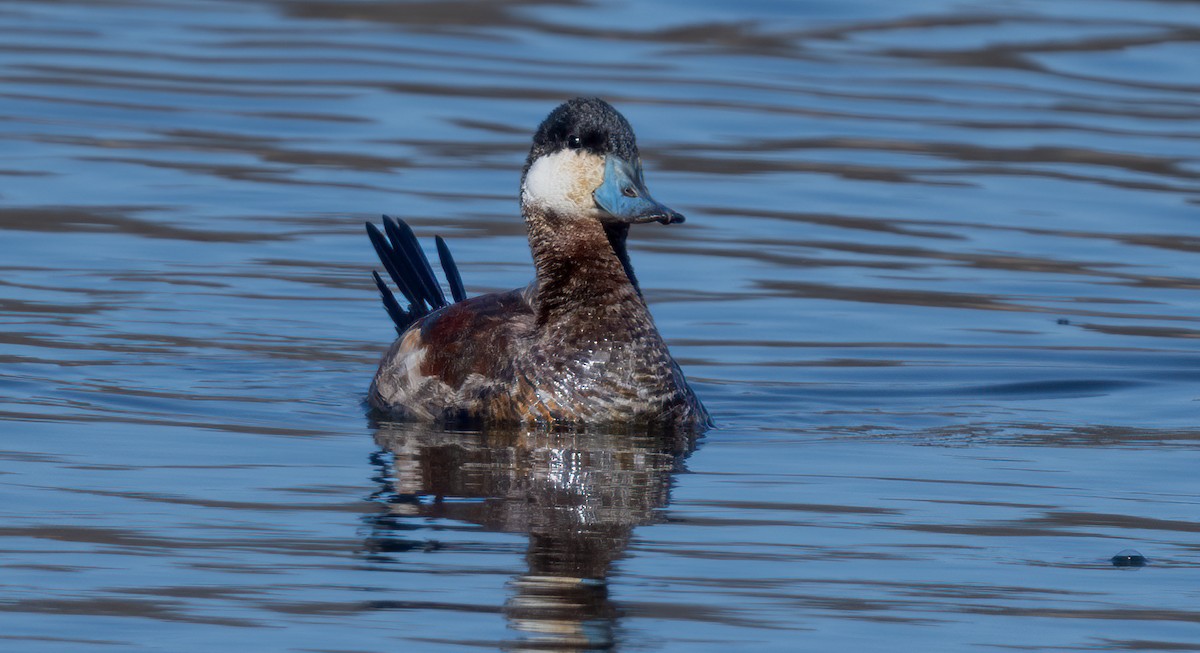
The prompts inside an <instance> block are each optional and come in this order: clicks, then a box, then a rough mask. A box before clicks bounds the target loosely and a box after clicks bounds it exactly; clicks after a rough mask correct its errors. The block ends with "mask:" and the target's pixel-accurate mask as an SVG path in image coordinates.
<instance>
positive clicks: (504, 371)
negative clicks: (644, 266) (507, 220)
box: [367, 98, 711, 430]
mask: <svg viewBox="0 0 1200 653" xmlns="http://www.w3.org/2000/svg"><path fill="white" fill-rule="evenodd" d="M521 214H522V215H523V217H524V219H525V225H526V228H527V231H528V234H529V246H530V249H531V250H532V253H533V261H534V265H535V268H536V278H535V279H534V281H533V282H532V283H531V284H530V285H529V286H527V287H525V288H519V289H516V290H512V291H509V292H502V293H491V294H486V295H480V296H478V297H472V298H470V299H467V298H466V293H465V291H464V289H463V284H462V280H461V278H460V276H459V272H458V268H457V266H456V265H455V264H454V259H453V257H452V255H451V254H450V250H449V248H448V247H447V246H446V243H445V241H444V240H442V239H441V237H440V236H439V237H438V238H437V239H436V244H437V250H438V255H439V259H440V261H441V263H442V268H443V270H444V271H445V274H446V278H447V285H448V287H449V289H450V292H451V297H452V300H453V301H451V302H448V301H447V300H446V298H445V296H444V295H443V293H442V290H441V288H440V286H439V284H438V282H437V279H436V277H435V276H434V273H433V270H432V268H431V266H430V264H429V261H428V260H427V259H426V257H425V254H424V253H423V252H422V250H421V247H420V245H419V244H418V243H417V240H416V237H415V236H414V235H413V232H412V230H411V229H410V228H409V227H408V225H406V224H405V223H404V222H403V221H398V220H394V219H391V218H389V217H387V216H384V231H383V233H381V232H380V231H379V229H378V228H376V227H375V226H374V225H373V224H370V223H368V224H367V233H368V235H369V236H370V238H371V242H372V244H373V245H374V246H375V249H376V252H377V253H378V254H379V258H380V260H381V262H382V263H383V265H384V268H385V269H386V270H387V272H388V275H389V276H390V277H391V279H392V281H393V282H394V283H395V284H396V286H397V287H398V288H399V289H400V291H401V293H402V294H403V295H404V297H405V298H406V299H407V300H408V304H409V305H408V308H402V307H401V306H400V304H399V302H398V301H397V300H396V298H395V296H394V295H393V294H392V291H391V290H390V289H389V288H388V286H387V285H386V284H385V283H384V281H383V279H382V278H381V277H380V276H379V273H378V272H373V273H372V274H373V276H374V279H375V283H376V285H377V286H378V288H379V292H380V294H381V296H382V298H383V303H384V306H385V307H386V308H387V310H388V313H389V314H390V315H391V317H392V321H393V322H395V325H396V331H397V332H398V333H399V334H400V337H399V338H397V339H396V341H395V342H394V343H393V344H392V346H391V348H390V349H388V351H387V353H386V354H385V355H384V357H383V360H382V361H381V362H380V365H379V370H378V372H376V374H375V379H374V381H373V382H372V383H371V389H370V391H369V401H370V403H371V405H372V406H374V407H375V408H377V409H379V410H381V411H383V412H385V413H388V414H390V415H393V416H397V417H401V418H408V419H421V420H434V421H439V422H462V421H466V422H482V423H508V424H518V423H526V424H528V423H542V424H560V423H572V424H613V423H625V424H630V425H663V426H670V427H674V428H685V429H689V430H704V429H705V428H707V427H709V426H710V425H711V421H710V418H709V415H708V412H707V411H706V410H705V408H704V405H703V404H702V403H700V400H699V399H698V398H697V397H696V395H695V393H694V392H692V389H691V388H690V387H689V386H688V383H687V380H686V379H685V378H684V376H683V372H682V371H681V370H680V369H679V365H678V364H677V363H676V362H675V359H673V358H672V357H671V353H670V352H669V351H668V350H667V345H666V343H665V342H663V339H662V336H661V335H659V333H658V329H657V328H656V327H655V326H654V320H653V318H652V317H651V316H650V311H649V309H648V308H647V307H646V302H645V300H644V299H643V297H642V293H641V290H640V288H639V286H638V282H637V277H635V276H634V273H633V267H632V266H631V265H630V262H629V253H628V251H627V250H626V247H625V239H626V236H627V235H628V233H629V226H630V225H631V224H639V223H646V222H660V223H662V224H675V223H679V222H683V221H684V217H683V216H682V215H680V214H679V213H678V212H676V211H674V210H672V209H670V208H667V207H666V206H665V205H663V204H661V203H659V202H657V201H655V200H654V198H653V197H651V196H650V193H649V192H648V191H647V190H646V185H645V182H644V180H643V178H642V164H641V158H640V157H639V156H638V148H637V142H636V141H635V139H634V135H633V129H632V128H631V127H630V126H629V122H628V121H626V120H625V117H624V116H622V115H621V114H620V113H618V112H617V110H616V109H614V108H613V107H612V106H610V105H609V104H608V103H607V102H604V101H603V100H600V99H596V98H576V99H574V100H571V101H569V102H566V103H564V104H562V105H560V106H559V107H557V108H556V109H554V111H552V112H550V115H549V116H548V117H547V118H546V119H545V121H543V122H542V124H541V126H539V127H538V129H537V132H536V134H535V135H534V137H533V146H532V148H531V149H530V151H529V157H528V158H527V159H526V161H525V168H524V171H523V173H522V175H521Z"/></svg>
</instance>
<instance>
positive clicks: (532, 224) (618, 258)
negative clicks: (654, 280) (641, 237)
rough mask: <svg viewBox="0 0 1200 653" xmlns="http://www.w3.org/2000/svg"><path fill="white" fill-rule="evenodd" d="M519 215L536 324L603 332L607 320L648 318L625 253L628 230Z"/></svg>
mask: <svg viewBox="0 0 1200 653" xmlns="http://www.w3.org/2000/svg"><path fill="white" fill-rule="evenodd" d="M525 213H526V215H525V222H526V225H527V226H528V229H529V247H530V249H532V250H533V262H534V265H535V266H536V268H537V313H538V315H537V317H538V323H539V324H553V323H559V322H563V321H575V322H579V323H581V324H589V325H594V326H595V327H596V328H598V329H603V328H605V325H606V324H607V325H611V324H612V322H613V320H622V321H625V320H629V319H630V318H634V319H638V318H641V317H642V316H643V315H646V316H647V319H648V313H647V311H646V305H645V303H644V302H643V301H642V298H641V294H640V293H639V291H638V288H637V282H636V281H634V276H633V269H632V268H631V267H630V266H629V255H628V253H627V252H626V250H625V237H626V235H627V233H628V227H626V226H623V225H622V226H619V227H613V228H608V229H606V228H605V227H604V226H602V225H601V224H600V223H599V222H597V221H595V220H581V219H578V218H562V217H559V216H556V215H554V214H552V213H543V212H540V211H535V210H527V211H526V212H525ZM635 314H636V315H635ZM571 318H576V319H575V320H571Z"/></svg>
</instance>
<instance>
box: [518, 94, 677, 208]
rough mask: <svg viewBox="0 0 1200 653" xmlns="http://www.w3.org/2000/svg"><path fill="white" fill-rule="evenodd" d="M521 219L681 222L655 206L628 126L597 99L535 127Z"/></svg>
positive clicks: (562, 108) (565, 108) (568, 107)
mask: <svg viewBox="0 0 1200 653" xmlns="http://www.w3.org/2000/svg"><path fill="white" fill-rule="evenodd" d="M521 205H522V207H524V208H525V209H526V214H527V215H529V212H531V211H532V213H533V214H535V215H543V216H553V217H554V218H556V219H559V220H597V221H599V222H601V223H602V224H605V225H620V224H626V225H627V224H634V223H640V222H661V223H663V224H671V223H675V222H683V215H681V214H680V213H679V212H677V211H674V210H672V209H670V208H667V207H666V206H665V205H663V204H660V203H659V202H657V201H655V199H654V198H653V197H651V196H650V192H649V191H648V190H646V182H645V181H644V180H643V179H642V160H641V157H640V156H638V148H637V141H636V140H635V138H634V136H633V128H631V127H630V126H629V121H627V120H625V117H624V116H622V115H621V114H620V113H617V110H616V109H614V108H612V106H610V105H609V104H608V103H607V102H605V101H604V100H601V99H598V98H575V99H574V100H571V101H569V102H566V103H563V104H561V105H559V106H558V108H556V109H555V110H554V111H551V112H550V115H549V116H547V117H546V120H545V121H543V122H542V124H541V126H540V127H538V130H537V133H536V134H534V137H533V147H532V149H530V151H529V158H528V159H527V160H526V161H525V172H524V174H523V175H522V178H521Z"/></svg>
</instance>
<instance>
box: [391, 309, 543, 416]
mask: <svg viewBox="0 0 1200 653" xmlns="http://www.w3.org/2000/svg"><path fill="white" fill-rule="evenodd" d="M533 329H534V313H533V311H532V309H531V307H530V305H529V302H528V301H527V300H526V298H525V294H524V293H523V292H522V291H521V290H513V291H510V292H505V293H492V294H487V295H480V296H478V297H472V298H470V299H465V300H463V301H460V302H456V303H454V304H450V305H449V306H445V307H442V308H440V309H438V310H436V311H434V312H432V313H430V314H429V315H426V316H425V317H423V318H421V319H419V320H418V321H417V322H416V323H414V324H413V325H412V326H410V327H409V328H408V330H407V331H405V332H404V333H403V334H401V336H400V337H399V338H397V339H396V342H394V343H392V346H391V348H389V349H388V351H387V353H386V354H384V357H383V360H382V361H381V362H380V365H379V371H378V372H376V373H375V380H374V381H373V382H372V383H371V390H370V401H371V404H372V405H373V406H375V407H376V408H378V409H380V410H383V411H385V412H388V413H391V414H394V415H397V416H401V417H417V418H422V419H456V418H468V419H469V418H474V417H476V416H479V415H493V414H494V415H495V419H496V420H497V421H523V417H522V416H521V415H517V414H514V407H513V406H512V404H513V402H512V401H511V400H510V399H509V397H510V395H512V394H513V390H514V388H515V387H516V382H517V379H518V378H519V377H520V371H519V369H518V365H517V363H518V362H519V361H520V358H519V352H520V351H522V350H524V349H527V348H528V345H529V339H530V334H531V333H532V332H533ZM497 411H499V412H497Z"/></svg>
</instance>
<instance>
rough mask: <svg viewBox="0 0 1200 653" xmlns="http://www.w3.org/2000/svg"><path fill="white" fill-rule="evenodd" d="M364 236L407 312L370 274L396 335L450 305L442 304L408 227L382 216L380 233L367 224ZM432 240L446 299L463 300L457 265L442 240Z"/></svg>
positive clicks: (430, 269) (429, 268)
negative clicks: (446, 289) (446, 286)
mask: <svg viewBox="0 0 1200 653" xmlns="http://www.w3.org/2000/svg"><path fill="white" fill-rule="evenodd" d="M384 233H386V234H387V235H386V236H385V235H384ZM367 236H369V237H370V238H371V244H372V245H374V246H375V252H376V253H377V254H379V260H380V261H381V262H382V263H383V267H384V269H385V270H387V273H388V276H389V277H391V279H392V283H394V284H396V287H397V288H399V289H400V293H401V294H402V295H404V298H405V299H406V300H408V309H404V308H401V307H400V302H398V301H396V296H395V295H394V294H392V291H391V289H390V288H388V286H387V284H386V283H384V282H383V279H382V278H381V277H380V276H379V273H378V272H375V271H372V272H371V276H372V277H373V278H374V279H375V286H376V287H377V288H379V295H380V297H381V298H382V299H383V307H384V308H386V309H387V312H388V315H390V316H391V317H392V322H394V323H395V324H396V332H397V333H404V330H405V329H407V328H408V327H409V326H411V325H412V323H413V322H416V321H417V320H419V319H420V318H422V317H424V316H426V315H428V314H429V313H431V312H433V311H435V310H437V309H439V308H441V307H443V306H449V305H450V304H451V303H453V302H448V301H446V296H445V295H444V294H442V289H441V286H439V285H438V281H437V277H435V276H434V275H433V267H432V266H430V265H429V259H427V258H425V252H423V251H421V245H420V243H418V242H417V237H416V236H415V235H414V234H413V231H412V228H411V227H409V226H408V225H407V224H406V223H405V222H404V221H403V220H397V219H395V218H389V217H388V216H386V215H385V216H383V233H381V232H380V231H379V229H378V228H377V227H376V226H375V225H373V224H371V223H370V222H368V223H367ZM436 240H437V250H438V258H439V259H441V262H442V270H443V271H444V272H445V273H446V282H447V283H448V284H449V286H450V296H451V297H452V298H453V301H454V302H461V301H462V300H464V299H466V297H467V293H466V291H465V290H463V283H462V277H460V276H459V274H458V266H457V265H455V264H454V257H452V256H450V248H449V247H447V246H446V241H444V240H442V237H441V236H437V237H436Z"/></svg>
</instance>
